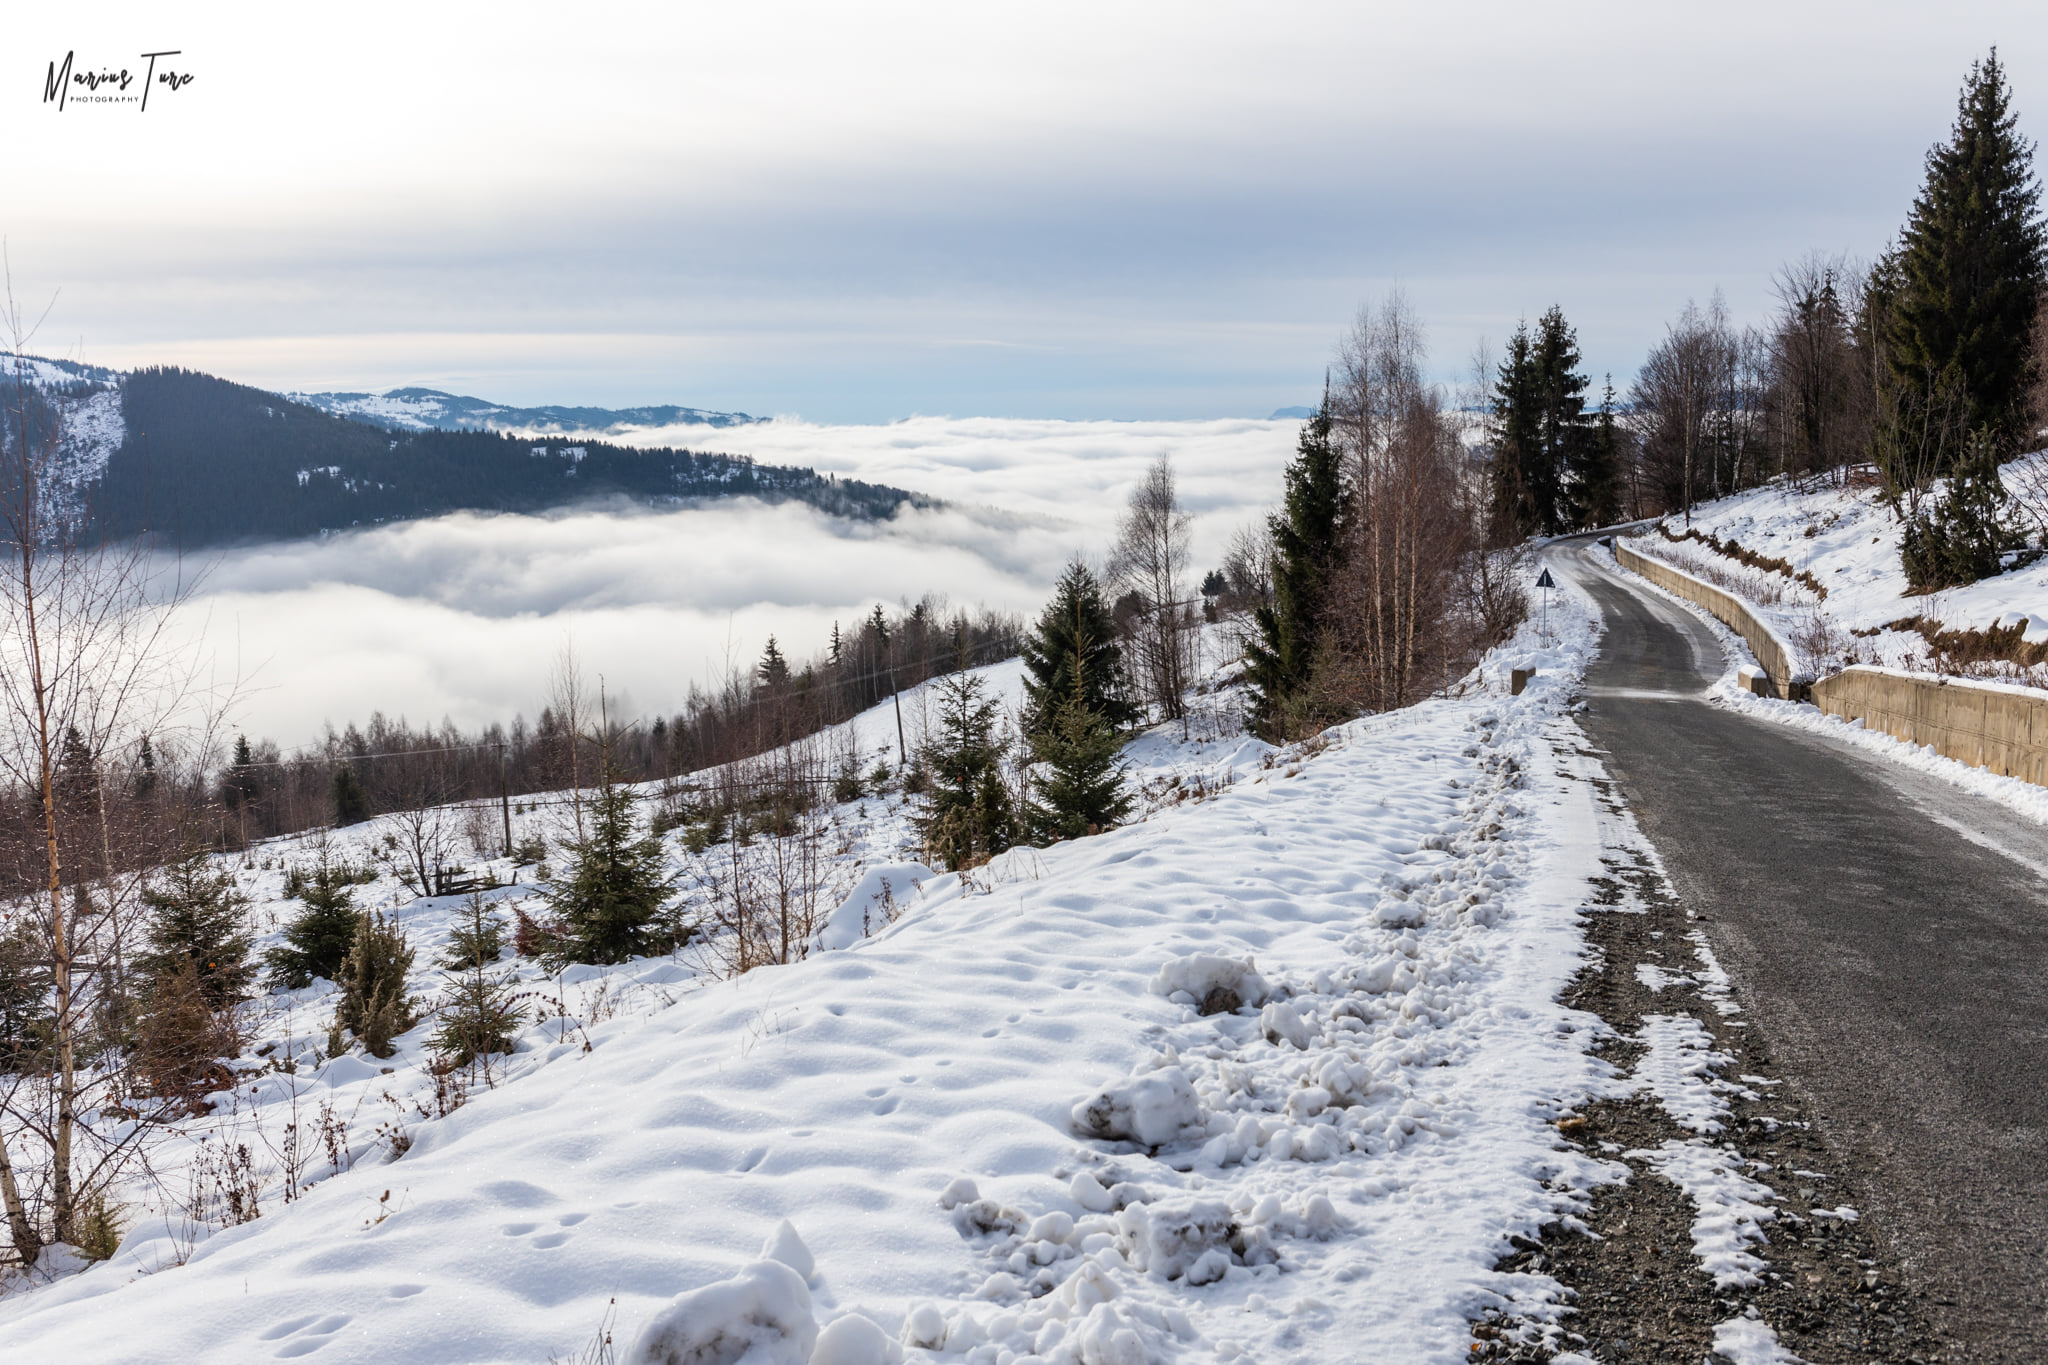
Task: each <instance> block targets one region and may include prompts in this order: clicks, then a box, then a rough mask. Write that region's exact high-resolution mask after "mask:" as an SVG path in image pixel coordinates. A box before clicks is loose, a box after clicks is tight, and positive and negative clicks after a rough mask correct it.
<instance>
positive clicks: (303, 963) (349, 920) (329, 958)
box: [263, 770, 359, 990]
mask: <svg viewBox="0 0 2048 1365" xmlns="http://www.w3.org/2000/svg"><path fill="white" fill-rule="evenodd" d="M344 771H346V770H344ZM298 896H299V900H300V902H301V903H302V904H303V906H304V907H305V908H304V909H302V910H300V911H299V913H298V914H296V915H294V916H293V917H292V920H291V923H289V924H287V925H286V926H285V930H284V942H283V943H282V944H280V945H279V946H278V947H275V948H272V949H270V950H269V951H267V952H266V953H264V955H263V957H264V960H265V961H266V962H267V963H268V964H269V966H270V982H271V984H272V985H273V986H277V987H281V988H282V989H285V990H298V989H299V988H300V987H303V986H308V985H311V984H312V982H313V978H314V977H316V976H317V977H326V978H327V979H328V980H329V981H333V980H336V979H338V978H339V977H340V975H341V964H342V963H343V962H345V961H346V960H347V959H348V950H349V948H350V947H351V946H353V945H354V943H355V939H356V922H357V920H358V918H359V916H358V914H357V911H356V905H355V892H354V890H353V888H352V886H351V884H350V882H349V879H348V878H347V877H346V876H345V875H344V874H343V873H342V872H341V870H340V869H338V868H333V867H327V866H324V865H323V866H322V867H320V868H319V869H318V870H317V871H315V872H314V873H313V875H312V876H311V877H309V878H307V879H305V880H304V881H303V883H302V884H301V885H300V887H299V892H298Z"/></svg>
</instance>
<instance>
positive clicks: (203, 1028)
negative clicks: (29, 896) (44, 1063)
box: [10, 959, 242, 1114]
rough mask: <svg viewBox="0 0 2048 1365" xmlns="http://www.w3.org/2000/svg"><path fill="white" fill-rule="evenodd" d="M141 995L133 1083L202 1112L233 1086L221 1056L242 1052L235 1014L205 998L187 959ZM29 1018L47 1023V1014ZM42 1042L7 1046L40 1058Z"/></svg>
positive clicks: (17, 1054) (17, 1055) (17, 1056)
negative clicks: (210, 1099)
mask: <svg viewBox="0 0 2048 1365" xmlns="http://www.w3.org/2000/svg"><path fill="white" fill-rule="evenodd" d="M144 999H145V1003H144V1008H143V1011H142V1017H141V1018H140V1019H139V1020H137V1022H136V1029H135V1071H136V1078H137V1081H138V1082H139V1084H140V1085H141V1086H142V1087H143V1088H144V1089H146V1090H148V1091H149V1093H151V1094H154V1095H161V1096H163V1097H164V1098H165V1099H167V1100H173V1101H176V1102H179V1103H181V1104H183V1105H185V1106H187V1107H188V1108H189V1109H190V1110H191V1112H192V1113H194V1114H200V1113H204V1112H205V1110H206V1106H205V1102H204V1099H203V1097H204V1096H206V1095H207V1094H210V1093H211V1092H213V1091H215V1090H225V1089H227V1088H228V1087H229V1086H232V1085H233V1084H234V1075H233V1073H232V1072H230V1071H229V1070H228V1069H227V1068H226V1067H225V1066H223V1065H221V1062H220V1059H221V1058H222V1057H232V1056H234V1055H235V1054H236V1053H238V1052H240V1051H241V1045H242V1039H241V1035H240V1032H239V1031H238V1030H237V1029H236V1027H235V1012H234V1011H233V1010H232V1009H215V1008H213V1007H212V1006H211V1005H210V1004H209V1003H208V1002H207V999H206V993H205V990H204V989H203V987H202V986H201V983H200V979H199V973H198V971H197V969H196V968H195V967H194V966H193V964H192V962H191V961H190V960H189V959H187V960H185V961H183V962H181V963H180V964H179V966H178V970H177V971H175V972H173V973H170V974H168V975H159V976H157V977H156V978H155V979H154V980H152V981H151V982H150V985H149V994H148V995H147V996H146V997H145V998H144ZM40 1003H41V1002H40V1001H37V1004H38V1005H40ZM30 1018H31V1021H32V1022H33V1023H35V1024H42V1025H45V1026H47V1021H48V1015H47V1014H39V1015H35V1016H30ZM30 1036H31V1038H34V1035H33V1034H31V1035H30ZM44 1046H47V1042H46V1040H42V1039H35V1041H34V1047H35V1050H33V1051H31V1050H30V1049H29V1047H28V1046H27V1045H25V1044H18V1045H16V1047H15V1048H14V1049H12V1050H11V1053H10V1060H12V1061H16V1062H17V1063H18V1062H19V1061H20V1060H23V1059H26V1058H29V1057H37V1058H38V1059H40V1052H41V1048H42V1047H44Z"/></svg>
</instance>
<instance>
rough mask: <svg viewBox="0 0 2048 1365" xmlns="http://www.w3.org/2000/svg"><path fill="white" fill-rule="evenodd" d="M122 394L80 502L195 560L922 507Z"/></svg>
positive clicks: (308, 415)
mask: <svg viewBox="0 0 2048 1365" xmlns="http://www.w3.org/2000/svg"><path fill="white" fill-rule="evenodd" d="M120 392H121V416H122V419H123V421H122V424H123V426H124V427H125V432H124V433H123V435H122V438H121V440H120V444H119V445H118V446H116V447H115V448H114V449H113V450H112V451H111V452H110V453H108V454H107V456H106V459H105V464H104V467H103V468H101V469H100V470H99V471H98V472H97V475H96V477H94V478H93V480H92V482H91V484H90V485H89V486H88V487H87V488H86V489H85V490H84V492H85V494H86V497H85V505H86V506H87V507H88V508H89V516H90V518H91V521H92V523H93V525H94V526H95V528H96V529H97V530H98V531H99V532H100V533H101V534H104V535H111V536H127V535H133V534H137V533H140V532H145V531H148V532H155V533H157V534H159V535H162V536H165V537H167V538H169V539H171V540H174V541H176V542H177V543H179V544H181V545H184V546H187V547H194V546H205V545H219V544H226V543H232V542H235V541H247V540H268V539H285V538H292V537H299V536H310V535H319V534H322V533H325V532H331V531H339V530H345V529H347V528H349V527H354V526H370V525H376V524H378V523H381V522H392V521H403V520H407V519H410V518H415V517H428V516H436V515H439V514H442V513H446V512H454V511H462V510H475V511H496V512H537V511H542V510H545V509H547V508H551V507H558V506H562V505H564V504H567V503H572V502H580V501H585V500H589V499H595V498H604V497H622V498H630V499H632V500H634V501H637V502H643V503H661V504H666V503H673V502H680V501H687V500H691V499H699V498H719V497H734V496H740V495H751V496H754V497H761V498H767V499H771V500H782V499H788V498H794V499H798V500H800V501H803V502H808V503H811V504H813V505H815V506H818V507H821V508H824V509H825V510H827V511H831V512H837V513H841V514H844V515H848V516H857V517H886V516H888V515H890V514H891V513H893V512H894V511H895V510H896V508H897V507H898V506H899V505H900V504H902V503H903V502H905V501H917V499H916V498H915V497H914V496H913V495H912V494H910V493H907V492H905V491H903V490H902V489H897V488H886V487H882V486H879V485H875V484H867V483H861V482H859V481H857V480H843V479H837V478H833V477H830V476H820V475H819V474H817V473H815V472H814V471H812V470H809V469H800V468H781V467H777V466H772V465H757V464H755V463H754V462H753V461H752V460H750V459H748V458H746V457H744V456H734V455H719V454H706V453H699V452H694V451H688V450H674V449H667V448H663V449H658V450H634V449H627V448H625V447H621V446H614V445H607V444H604V443H602V442H593V441H583V440H578V441H573V442H571V441H560V440H547V441H539V440H532V439H514V438H512V437H509V436H505V435H501V434H495V433H487V432H470V431H413V432H407V431H386V430H383V429H380V428H378V427H374V426H370V425H368V424H366V423H363V422H357V421H350V420H348V419H345V418H340V417H334V416H330V415H328V414H327V413H324V412H320V411H318V410H317V409H315V408H312V407H308V406H306V405H304V404H301V403H295V402H292V401H291V400H289V399H285V398H281V397H279V396H278V395H276V394H272V393H266V392H264V391H263V390H261V389H254V388H250V387H248V386H246V385H242V384H234V383H230V382H229V381H227V380H224V379H216V378H214V377H213V376H211V375H205V374H199V373H195V372H193V371H190V370H181V369H175V368H152V369H143V370H136V371H134V372H133V373H131V374H129V375H127V376H126V377H125V379H124V380H123V381H122V383H121V389H120Z"/></svg>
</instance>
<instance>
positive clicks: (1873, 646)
mask: <svg viewBox="0 0 2048 1365" xmlns="http://www.w3.org/2000/svg"><path fill="white" fill-rule="evenodd" d="M2001 474H2002V477H2003V479H2004V481H2005V484H2006V487H2007V490H2008V492H2010V493H2011V494H2013V496H2014V500H2015V503H2014V505H2015V507H2017V508H2022V509H2025V508H2029V507H2037V514H2036V515H2035V516H2034V517H2033V518H2032V519H2029V518H2027V517H2025V516H2023V517H2022V520H2023V521H2027V522H2028V524H2029V526H2030V528H2031V530H2032V532H2033V533H2034V534H2036V535H2038V534H2040V533H2042V532H2043V531H2048V523H2044V524H2040V525H2035V524H2033V522H2035V521H2039V520H2040V519H2041V518H2042V517H2044V516H2048V451H2039V452H2036V453H2035V454H2032V455H2028V456H2025V457H2023V458H2021V459H2018V460H2015V461H2013V462H2011V463H2010V464H2008V465H2006V466H2005V468H2004V469H2003V470H2002V471H2001ZM1936 491H1937V493H1938V491H1939V489H1938V487H1937V490H1936ZM1930 496H1934V495H1933V494H1930ZM1665 524H1666V525H1668V526H1669V527H1671V529H1672V530H1673V531H1674V532H1682V531H1683V529H1684V526H1685V522H1684V519H1683V518H1681V517H1667V518H1666V519H1665ZM1691 525H1692V528H1693V529H1694V530H1697V531H1700V532H1702V533H1703V534H1707V535H1713V536H1716V537H1719V538H1720V539H1721V540H1723V541H1734V542H1735V543H1737V544H1739V545H1741V546H1743V547H1744V548H1745V549H1748V550H1752V551H1754V552H1756V553H1757V554H1761V555H1766V556H1769V557H1771V558H1774V559H1783V560H1786V561H1787V562H1789V563H1791V564H1792V565H1793V566H1794V567H1795V568H1796V569H1801V570H1805V571H1806V572H1808V573H1810V574H1812V575H1813V577H1814V578H1815V579H1816V580H1818V581H1819V583H1820V584H1821V585H1822V586H1823V587H1825V588H1826V589H1827V597H1826V600H1825V601H1819V600H1817V599H1816V598H1815V596H1814V594H1812V593H1811V592H1810V591H1808V590H1807V589H1806V588H1804V587H1803V586H1801V585H1798V584H1794V583H1792V582H1790V581H1789V580H1787V579H1786V578H1784V577H1783V576H1782V575H1775V574H1770V573H1767V572H1764V571H1760V570H1755V569H1749V568H1746V567H1744V566H1742V565H1741V564H1739V563H1737V562H1736V561H1735V560H1732V559H1728V558H1726V557H1725V556H1721V555H1717V554H1716V553H1715V552H1714V551H1713V550H1712V549H1711V548H1710V547H1708V546H1706V545H1704V544H1702V543H1699V542H1697V541H1688V542H1686V543H1684V544H1682V545H1674V544H1672V543H1671V542H1669V541H1667V540H1665V538H1664V537H1663V536H1661V535H1658V534H1657V533H1656V532H1655V531H1654V530H1653V531H1651V532H1650V533H1648V534H1647V535H1644V536H1641V537H1639V538H1637V539H1636V540H1633V541H1631V544H1633V545H1635V546H1637V547H1638V548H1640V549H1642V550H1643V551H1645V552H1646V553H1649V554H1653V555H1656V556H1658V557H1660V558H1674V559H1675V558H1680V557H1684V556H1696V557H1701V558H1705V559H1708V560H1713V561H1718V564H1719V565H1720V566H1721V567H1722V568H1724V569H1725V570H1727V571H1729V572H1732V573H1736V574H1740V575H1747V576H1753V577H1759V578H1768V579H1772V580H1774V582H1775V584H1777V585H1781V586H1782V587H1783V588H1784V589H1785V598H1784V600H1783V601H1782V602H1779V603H1773V604H1767V605H1766V606H1765V607H1764V612H1765V614H1766V615H1767V616H1771V617H1773V618H1775V624H1776V625H1777V626H1778V628H1779V633H1780V634H1782V635H1784V636H1785V638H1786V639H1787V640H1788V641H1791V642H1793V643H1794V644H1795V645H1797V646H1799V647H1800V648H1802V649H1803V650H1805V651H1806V652H1809V653H1811V654H1813V655H1815V656H1817V657H1815V658H1813V659H1810V660H1809V661H1808V662H1809V663H1811V664H1812V665H1814V666H1815V667H1816V668H1817V669H1824V668H1828V667H1830V666H1835V667H1838V666H1839V665H1840V663H1841V662H1842V661H1843V660H1845V659H1853V660H1854V661H1856V662H1862V663H1872V664H1878V665H1882V666H1885V667H1890V668H1896V669H1902V670H1906V671H1909V672H1916V673H1926V672H1929V671H1931V670H1932V667H1933V665H1932V663H1931V661H1930V659H1929V657H1928V646H1927V641H1926V640H1925V638H1923V637H1922V636H1921V635H1920V634H1919V633H1918V632H1915V631H1901V630H1887V629H1883V627H1885V626H1887V625H1889V624H1890V623H1892V622H1895V621H1899V620H1902V619H1905V618H1908V617H1914V616H1925V617H1929V618H1932V619H1934V620H1936V621H1940V622H1941V623H1942V624H1943V625H1945V626H1947V627H1949V628H1951V629H1973V628H1974V629H1983V628H1986V627H1991V626H2011V625H2020V626H2021V627H2022V628H2023V631H2024V634H2023V636H2022V638H2023V639H2025V640H2026V641H2028V642H2029V643H2038V642H2040V641H2043V640H2048V559H2043V560H2037V561H2036V562H2034V563H2032V564H2030V565H2027V566H2025V567H2022V568H2016V569H2013V570H2010V571H2009V572H2006V573H2002V574H1998V575H1996V576H1995V577H1992V578H1987V579H1984V580H1983V581H1981V582H1977V583H1972V584H1970V585H1969V586H1968V587H1964V588H1951V589H1946V590H1943V591H1941V592H1936V593H1929V594H1926V595H1923V596H1911V595H1909V594H1908V592H1907V584H1906V575H1905V570H1904V569H1903V568H1902V567H1901V565H1900V561H1899V544H1900V537H1901V535H1902V533H1903V531H1904V525H1903V523H1902V522H1901V521H1900V520H1899V518H1898V517H1897V516H1895V515H1894V514H1893V512H1892V510H1891V508H1890V507H1889V506H1887V505H1886V504H1885V501H1884V499H1883V496H1882V490H1880V489H1877V488H1867V487H1851V488H1837V487H1835V486H1833V485H1832V484H1831V483H1828V482H1826V481H1813V482H1806V483H1802V482H1798V481H1792V480H1783V479H1780V480H1776V481H1774V482H1772V483H1769V484H1766V485H1764V486H1763V487H1761V488H1755V489H1751V490H1749V491H1748V492H1744V493H1737V494H1734V495H1733V496H1731V497H1726V498H1721V499H1718V500H1716V501H1714V502H1708V503H1702V504H1700V505H1699V506H1697V507H1695V508H1694V509H1693V513H1692V521H1691ZM1681 567H1683V565H1681ZM1816 615H1818V616H1819V617H1820V619H1821V621H1822V622H1823V623H1824V628H1822V629H1819V630H1816V629H1815V621H1814V618H1815V617H1816ZM1857 631H1874V632H1875V633H1874V634H1869V635H1863V636H1858V635H1856V634H1855V633H1854V632H1857ZM2040 681H2041V682H2044V683H2048V678H2043V679H2041V680H2040Z"/></svg>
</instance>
